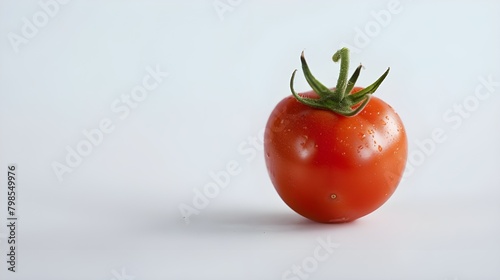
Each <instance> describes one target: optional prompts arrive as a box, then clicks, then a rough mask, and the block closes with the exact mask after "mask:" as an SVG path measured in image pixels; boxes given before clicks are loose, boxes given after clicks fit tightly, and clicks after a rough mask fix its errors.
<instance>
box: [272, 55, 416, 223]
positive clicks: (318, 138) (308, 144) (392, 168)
mask: <svg viewBox="0 0 500 280" xmlns="http://www.w3.org/2000/svg"><path fill="white" fill-rule="evenodd" d="M342 52H343V53H342ZM346 53H347V54H348V51H347V49H342V50H340V51H339V52H337V53H336V54H338V55H340V59H344V61H345V60H348V57H347V54H346ZM301 58H302V64H303V69H304V73H305V75H306V78H307V79H308V82H309V83H310V84H311V83H312V85H311V86H312V87H313V89H316V90H314V91H311V92H307V93H303V94H296V93H295V92H294V91H293V77H294V75H293V76H292V81H291V88H292V93H293V96H288V97H286V98H284V99H283V100H282V101H281V102H280V103H278V105H277V106H276V107H275V108H274V110H273V111H272V113H271V116H270V117H269V120H268V122H267V125H266V129H265V137H264V152H265V160H266V165H267V169H268V172H269V175H270V178H271V181H272V183H273V185H274V186H275V188H276V190H277V192H278V194H279V195H280V197H281V198H282V199H283V201H284V202H285V203H286V204H287V205H288V206H289V207H290V208H292V209H293V210H294V211H296V212H297V213H299V214H300V215H302V216H304V217H306V218H309V219H311V220H314V221H317V222H323V223H338V222H348V221H353V220H355V219H357V218H360V217H362V216H364V215H367V214H369V213H371V212H372V211H374V210H375V209H377V208H378V207H380V206H381V205H382V204H383V203H385V202H386V201H387V199H389V197H390V196H391V195H392V194H393V193H394V191H395V189H396V187H397V185H398V184H399V182H400V180H401V177H402V174H403V171H404V168H405V164H406V158H407V138H406V133H405V128H404V126H403V123H402V121H401V119H400V118H399V116H398V115H397V113H396V112H395V111H394V109H393V108H392V107H391V106H389V105H388V104H387V103H385V102H384V101H382V100H381V99H379V98H376V97H371V93H373V92H374V91H375V90H376V88H377V87H378V85H380V83H381V82H382V80H383V79H384V78H385V76H386V75H387V73H388V72H386V73H385V74H384V76H382V77H381V78H380V79H379V80H378V81H377V82H375V83H374V84H373V85H371V86H369V87H367V88H365V89H363V88H360V87H354V83H355V81H356V79H357V75H359V71H360V69H361V67H358V69H357V70H356V72H355V73H354V74H353V77H352V78H351V79H350V80H349V82H348V83H345V85H342V84H341V83H339V84H341V85H340V86H341V87H344V86H345V90H348V94H345V95H344V97H343V98H344V99H346V98H350V97H354V96H356V94H358V93H360V92H361V93H362V94H363V91H364V92H365V93H364V98H366V99H363V98H360V97H359V96H360V95H358V97H356V100H357V101H359V102H358V103H362V104H358V103H356V104H352V102H347V101H345V102H344V103H345V104H347V105H346V106H343V107H342V105H338V100H337V99H340V98H338V96H337V97H335V98H337V99H335V98H332V97H331V94H335V92H336V89H338V86H337V88H334V89H327V88H325V87H324V86H322V85H321V84H320V83H319V82H317V81H316V80H315V79H314V77H312V74H310V72H309V69H308V67H307V64H306V62H305V59H304V56H303V55H302V57H301ZM338 59H339V57H337V60H338ZM334 60H335V56H334ZM344 66H345V65H344ZM342 71H344V72H345V71H347V69H346V68H344V70H342V65H341V72H342ZM294 74H295V72H294ZM308 75H310V76H309V77H307V76H308ZM342 75H344V76H345V73H341V77H340V78H339V80H340V79H342ZM345 80H347V79H346V78H345ZM317 90H320V91H321V92H318V91H317ZM327 91H329V92H327ZM326 93H328V94H326ZM328 95H330V96H329V97H325V96H328ZM358 99H359V100H358ZM325 100H327V102H325ZM328 100H334V101H335V104H336V105H332V104H333V103H332V102H328ZM340 100H341V99H340ZM356 100H355V101H356ZM322 102H323V103H326V104H327V106H325V107H321V106H323V105H324V104H322ZM340 103H342V101H340ZM332 107H333V108H334V109H332ZM337 107H338V108H337Z"/></svg>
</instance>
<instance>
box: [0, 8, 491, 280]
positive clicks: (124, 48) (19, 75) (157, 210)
mask: <svg viewBox="0 0 500 280" xmlns="http://www.w3.org/2000/svg"><path fill="white" fill-rule="evenodd" d="M45 2H47V1H46V0H45V1H44V0H42V3H45ZM229 2H231V3H233V4H234V7H232V9H231V10H228V11H226V12H225V13H224V14H223V15H222V17H219V15H218V13H217V11H216V10H215V8H214V6H213V4H214V2H213V1H142V2H140V3H139V2H138V1H135V2H134V1H106V2H105V3H99V4H94V3H92V4H91V3H87V2H84V1H76V0H75V1H69V3H67V4H65V5H60V6H59V10H58V11H57V13H55V15H54V16H53V17H51V18H50V19H49V20H48V22H47V24H46V25H45V26H43V27H41V28H39V30H38V32H36V34H35V35H34V36H33V37H32V38H28V39H27V43H25V44H21V45H19V48H18V52H17V53H16V52H15V51H14V48H13V46H12V44H11V43H10V41H9V34H10V33H11V32H14V33H16V34H18V35H21V32H22V28H23V25H24V24H25V22H24V21H23V18H24V17H26V18H28V19H32V17H33V15H35V14H37V13H39V12H40V11H43V9H42V8H41V6H40V4H39V3H38V2H37V1H22V3H19V2H18V1H2V2H0V35H1V36H2V37H3V39H2V40H0V114H1V115H0V162H1V164H0V168H2V170H3V171H2V172H1V173H0V174H5V173H6V167H7V165H8V164H10V163H16V164H17V165H18V169H19V171H18V180H19V185H18V190H19V195H18V216H19V221H18V223H19V225H18V235H17V237H18V244H19V245H18V252H17V254H18V267H17V268H18V272H16V273H15V274H14V273H10V272H8V271H7V264H6V262H5V261H4V260H5V254H6V249H7V244H6V239H5V237H6V234H7V231H6V226H5V225H6V221H5V218H6V197H5V195H6V178H5V179H4V178H2V179H0V180H1V181H2V184H1V186H2V187H1V191H0V198H1V200H0V218H1V227H0V241H1V242H0V253H1V256H0V260H2V261H0V278H1V279H40V280H45V279H47V280H49V279H50V280H57V279H65V280H66V279H85V280H90V279H93V280H97V279H106V280H109V279H116V280H121V279H132V278H133V279H136V280H145V279H282V277H285V278H283V279H305V276H307V277H308V278H307V279H346V280H347V279H349V280H358V279H384V280H387V279H415V280H417V279H418V280H424V279H429V280H431V279H436V280H445V279H449V280H451V279H454V280H462V279H482V280H486V279H500V266H498V264H499V263H500V238H499V236H500V206H499V203H498V201H499V198H500V190H499V187H500V175H499V173H498V167H499V164H498V158H499V156H500V148H499V146H498V143H499V142H500V132H499V129H498V128H499V127H500V110H498V106H499V104H500V97H499V96H498V95H499V93H500V85H497V86H495V87H493V90H494V91H492V93H491V94H490V95H489V96H488V97H487V98H485V99H484V100H479V101H478V103H477V109H476V108H474V110H473V111H469V112H466V113H467V117H459V118H457V116H459V115H458V114H457V113H449V112H447V111H448V110H454V106H455V104H462V103H463V102H464V100H465V101H466V102H471V103H468V105H469V107H470V106H472V105H475V104H474V103H473V102H474V100H473V96H474V92H475V90H476V87H478V86H479V85H481V82H480V77H484V78H487V77H489V76H491V77H492V79H493V80H494V81H500V66H499V64H498V62H499V61H500V52H499V50H500V35H499V33H498V26H500V5H499V4H498V2H495V1H455V2H451V1H443V2H442V3H436V2H435V1H423V2H422V1H418V2H417V1H401V3H400V7H399V8H400V9H401V11H400V12H398V13H393V14H392V15H391V19H390V21H388V22H387V24H385V23H384V25H385V26H382V25H381V24H379V25H378V26H379V27H380V30H376V29H373V30H372V31H373V33H372V35H373V36H372V37H371V38H370V39H369V40H368V41H367V42H365V43H366V44H365V45H366V46H363V44H361V45H360V42H359V41H356V38H357V37H356V36H359V35H357V34H358V33H357V32H358V31H357V30H356V28H359V29H362V30H364V29H365V28H367V27H368V28H369V27H370V25H372V24H373V23H374V22H375V21H374V17H373V13H372V12H378V11H380V10H383V9H385V10H387V7H388V5H389V3H390V1H342V2H339V1H314V3H312V1H298V0H297V1H286V2H285V1H229ZM221 3H228V2H226V1H224V0H221ZM41 19H42V20H43V18H41ZM372 28H376V26H374V27H372ZM377 31H378V32H377ZM358 40H359V38H358ZM356 42H357V43H356ZM346 44H347V45H350V46H353V47H358V49H359V51H358V52H357V53H355V52H352V53H351V63H352V65H353V66H354V65H357V64H358V63H361V62H362V63H363V64H364V66H365V69H364V72H363V73H361V77H360V79H359V82H358V84H359V85H367V84H368V83H371V82H372V81H374V80H375V79H376V78H377V77H379V76H380V74H382V73H383V71H384V70H385V69H386V67H388V66H390V67H391V73H390V74H389V76H388V78H387V79H386V81H385V82H384V84H383V85H382V86H381V87H380V88H379V90H378V92H377V93H376V95H377V96H379V97H382V98H383V99H384V100H386V101H387V102H388V103H390V104H391V105H392V106H393V107H394V108H396V110H397V111H398V112H399V114H400V115H401V117H402V119H403V120H404V122H405V125H406V128H407V131H408V137H409V141H410V143H409V144H410V145H409V150H410V155H412V153H413V154H414V155H415V158H414V159H413V162H412V165H413V166H415V167H416V168H415V170H414V171H412V172H411V173H410V171H408V173H407V176H406V177H405V180H404V182H403V183H401V184H400V186H399V188H398V190H397V191H396V193H395V195H394V196H393V197H392V198H391V199H390V200H389V201H388V202H387V203H386V204H385V205H384V206H383V207H382V208H380V209H379V210H377V211H376V212H374V213H372V214H371V215H369V216H366V217H364V218H362V219H360V220H358V221H356V222H353V223H350V224H343V225H322V224H314V223H312V222H308V221H306V220H304V219H303V218H301V217H300V216H298V215H296V214H295V213H294V212H292V211H291V210H290V209H288V208H287V207H286V206H285V205H284V203H283V202H282V201H281V200H280V198H279V197H278V195H277V194H276V192H275V191H274V188H273V186H272V185H271V183H270V181H269V179H268V176H267V173H266V169H265V164H264V161H263V157H262V156H261V151H260V150H259V149H260V148H261V146H260V142H259V141H255V138H257V139H259V135H260V131H261V130H262V129H263V127H264V125H265V122H266V119H267V117H268V114H269V113H270V111H271V110H272V108H273V106H274V105H275V104H276V103H277V102H278V101H279V100H281V99H282V98H283V97H285V96H287V95H289V94H290V92H289V88H288V82H289V78H290V75H291V72H292V71H293V69H295V68H298V67H300V63H299V54H300V52H301V51H302V50H306V56H307V58H308V61H309V63H310V66H311V68H312V71H313V73H315V74H316V76H317V77H318V79H320V80H321V81H323V82H324V83H327V84H328V83H329V85H332V86H333V85H334V83H335V78H336V76H337V73H338V65H335V64H333V62H331V61H330V56H331V55H332V54H333V52H334V51H335V50H337V49H338V48H340V47H341V46H344V45H346ZM157 66H158V67H159V69H161V71H163V72H168V73H169V76H168V78H165V79H164V80H163V81H162V82H161V83H160V84H159V85H158V87H157V88H156V89H154V90H152V91H151V92H149V94H148V95H147V98H145V100H144V101H142V102H139V103H138V106H137V108H134V109H131V111H130V115H128V116H126V117H125V116H124V115H122V113H116V112H114V111H113V109H112V108H111V107H112V104H114V102H120V101H119V100H120V98H121V96H122V95H130V93H131V90H132V89H133V88H134V87H135V86H137V85H141V84H142V81H143V78H144V77H145V76H146V75H147V73H148V72H147V70H146V69H147V68H148V67H151V68H153V69H154V68H155V67H157ZM352 68H353V69H354V67H352ZM297 77H298V79H297V88H298V89H300V90H307V89H308V87H307V84H306V82H305V80H304V79H303V76H302V74H300V75H298V76H297ZM328 81H330V82H328ZM481 92H483V93H487V91H484V89H483V91H481ZM117 100H118V101H117ZM117 104H118V105H120V106H123V104H122V103H116V104H115V106H116V105H117ZM115 109H116V108H115ZM445 114H449V115H447V116H448V118H445V117H443V115H445ZM120 117H122V118H120ZM450 117H453V118H454V119H449V118H450ZM103 119H109V120H110V121H111V122H112V124H113V125H114V130H113V131H112V132H111V133H109V134H105V135H104V138H103V140H102V143H100V144H99V145H98V146H96V147H94V148H93V150H92V152H91V153H90V154H89V155H88V156H86V157H84V158H83V160H82V162H81V164H80V165H78V166H77V167H75V168H74V169H73V172H71V173H66V174H64V175H63V180H62V182H60V181H59V180H58V179H57V176H56V175H55V173H54V171H53V169H52V166H51V165H52V164H53V162H54V161H57V162H60V163H64V162H65V157H66V154H67V150H66V147H67V146H69V147H71V148H73V149H75V147H76V146H77V145H78V143H80V142H81V141H83V140H85V137H84V136H83V134H82V131H83V130H92V129H95V128H97V127H98V126H99V123H100V122H101V121H102V120H103ZM459 120H461V121H462V122H461V123H460V124H459V123H458V121H459ZM435 129H441V130H442V131H443V132H444V133H445V135H446V140H445V141H444V143H438V144H436V146H435V148H434V149H433V151H430V152H429V154H428V155H425V156H424V157H423V160H424V161H423V162H419V160H422V158H418V155H417V154H416V153H417V151H418V150H419V147H418V145H417V142H418V141H423V140H424V139H429V138H430V137H431V136H432V132H433V131H434V130H435ZM252 143H253V144H252ZM233 161H234V162H236V163H237V164H238V166H239V169H238V170H239V171H240V173H239V174H238V175H236V176H231V177H230V181H229V182H228V185H227V187H225V188H224V189H222V190H221V192H220V193H219V194H218V195H216V196H215V197H214V198H213V199H210V204H209V206H208V207H206V208H205V209H202V210H200V213H199V215H195V216H192V217H190V224H186V223H185V220H184V219H183V217H182V216H181V214H180V212H179V206H180V205H181V204H183V203H184V204H191V205H192V200H193V197H194V196H195V192H194V190H195V189H196V190H203V187H204V186H205V185H206V184H208V183H210V182H212V181H213V179H212V177H211V176H210V172H216V173H217V172H220V171H221V170H224V169H226V165H227V164H228V163H229V162H233ZM234 162H233V163H234ZM2 176H5V175H2ZM318 239H321V240H323V241H324V240H330V241H331V242H334V243H335V244H336V246H337V247H336V248H335V249H333V250H332V252H331V253H328V254H327V255H326V257H325V255H321V256H323V257H325V259H324V261H320V262H319V263H318V265H317V268H316V267H311V268H310V267H309V266H308V265H313V264H314V261H312V259H311V258H312V257H314V256H315V252H316V251H317V250H316V248H318V246H320V244H321V242H320V241H318ZM318 250H319V249H318ZM323 250H324V249H323ZM318 252H319V251H318ZM321 252H322V253H326V252H327V251H321ZM303 264H305V265H306V270H307V269H309V270H310V272H308V273H307V275H302V278H301V277H299V276H298V275H297V276H295V278H293V275H292V274H286V271H287V270H291V269H292V267H293V265H299V266H302V265H303ZM132 276H133V277H132ZM286 277H288V278H286Z"/></svg>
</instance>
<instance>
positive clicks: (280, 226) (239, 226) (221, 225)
mask: <svg viewBox="0 0 500 280" xmlns="http://www.w3.org/2000/svg"><path fill="white" fill-rule="evenodd" d="M197 218H198V219H197V220H196V221H193V222H192V226H193V227H200V228H203V229H206V230H214V231H218V232H220V231H229V232H231V231H232V232H249V233H252V232H253V233H255V232H262V233H266V232H291V231H322V230H325V229H333V228H339V227H342V228H343V227H350V226H353V225H354V224H355V223H356V221H354V222H350V223H338V224H322V223H317V222H314V221H311V220H308V219H306V218H304V217H302V216H300V215H298V214H296V213H294V212H293V211H267V212H266V211H262V210H257V211H256V210H255V209H231V210H228V211H224V212H220V211H213V212H210V213H203V214H201V215H200V216H199V217H197ZM190 226H191V225H190Z"/></svg>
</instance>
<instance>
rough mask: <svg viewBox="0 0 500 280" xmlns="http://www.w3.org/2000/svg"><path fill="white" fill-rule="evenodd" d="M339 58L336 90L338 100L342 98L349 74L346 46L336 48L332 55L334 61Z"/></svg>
mask: <svg viewBox="0 0 500 280" xmlns="http://www.w3.org/2000/svg"><path fill="white" fill-rule="evenodd" d="M339 59H340V74H339V78H338V80H337V87H336V90H337V91H339V93H340V94H339V95H340V101H342V100H344V98H345V95H346V94H349V93H346V87H347V76H348V75H349V50H348V49H347V48H342V49H340V50H338V51H337V52H336V53H335V54H333V56H332V60H333V61H334V62H338V61H339Z"/></svg>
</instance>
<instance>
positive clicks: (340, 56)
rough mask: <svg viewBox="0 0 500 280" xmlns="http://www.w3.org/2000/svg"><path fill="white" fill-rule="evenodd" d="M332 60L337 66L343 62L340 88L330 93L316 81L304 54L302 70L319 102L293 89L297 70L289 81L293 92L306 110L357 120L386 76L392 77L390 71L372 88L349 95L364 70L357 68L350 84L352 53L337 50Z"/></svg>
mask: <svg viewBox="0 0 500 280" xmlns="http://www.w3.org/2000/svg"><path fill="white" fill-rule="evenodd" d="M332 59H333V61H334V62H338V61H339V60H340V73H339V78H338V80H337V87H336V88H335V89H334V90H330V89H329V88H327V87H326V86H324V85H323V84H321V83H320V82H319V81H318V80H316V78H315V77H314V76H313V74H312V73H311V71H310V70H309V67H308V65H307V62H306V59H305V57H304V52H302V54H301V57H300V61H301V63H302V70H303V71H304V76H305V77H306V80H307V82H308V83H309V85H310V86H311V87H312V89H313V91H314V92H316V93H317V94H318V96H319V98H309V97H302V96H300V95H299V94H298V93H297V92H295V90H294V89H293V83H294V79H295V73H296V72H297V70H295V71H294V72H293V74H292V78H291V79H290V90H291V91H292V94H293V96H294V97H295V98H296V99H297V100H298V101H299V102H301V103H303V104H305V105H307V106H311V107H314V108H317V109H323V110H330V111H333V112H335V113H337V114H339V115H342V116H346V117H351V116H355V115H356V114H358V113H359V112H361V111H362V110H363V109H364V107H365V106H366V105H367V104H368V102H369V101H370V96H371V95H372V94H373V93H374V92H375V90H377V88H378V87H379V86H380V84H382V82H383V81H384V79H385V77H386V76H387V74H389V69H387V71H385V73H384V74H383V75H382V76H381V77H380V78H378V79H377V80H376V81H375V82H374V83H373V84H371V85H369V86H367V87H366V88H364V89H362V90H360V91H358V92H356V93H354V94H350V93H351V91H352V89H353V88H354V84H355V83H356V81H357V79H358V76H359V74H360V72H361V68H362V66H361V65H359V66H358V67H357V68H356V71H354V73H353V74H352V76H351V78H350V79H349V80H347V76H348V72H349V50H348V49H347V48H342V49H340V50H338V51H337V52H335V54H334V55H333V56H332Z"/></svg>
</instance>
